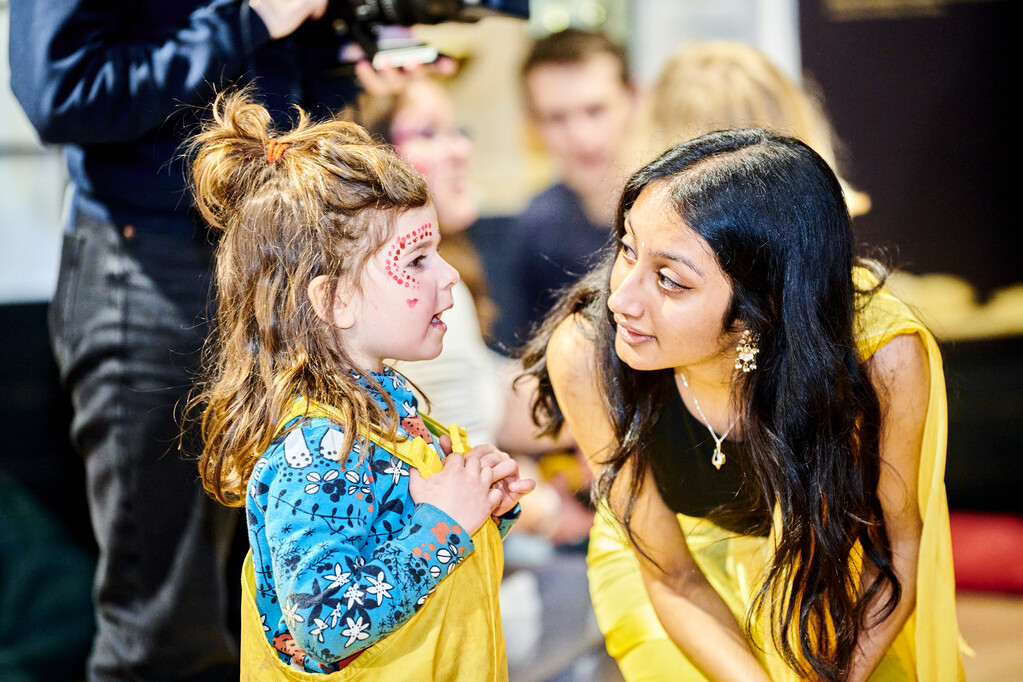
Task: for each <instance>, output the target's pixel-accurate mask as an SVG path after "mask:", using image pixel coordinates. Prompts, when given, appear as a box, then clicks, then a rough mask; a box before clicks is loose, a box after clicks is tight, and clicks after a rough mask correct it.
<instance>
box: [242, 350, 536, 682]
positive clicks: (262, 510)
mask: <svg viewBox="0 0 1023 682" xmlns="http://www.w3.org/2000/svg"><path fill="white" fill-rule="evenodd" d="M371 376H372V377H373V378H374V379H375V380H376V381H377V382H378V383H379V384H380V385H381V386H383V387H384V388H385V390H387V391H388V393H389V394H390V396H391V399H392V400H393V401H394V403H395V405H396V406H397V407H398V413H399V416H400V425H401V426H400V428H399V431H398V434H399V437H402V436H403V437H414V436H417V435H421V436H423V437H424V439H426V440H427V441H428V442H432V444H433V447H434V448H438V446H437V444H436V439H433V438H431V436H430V434H429V432H428V431H427V430H426V428H425V426H424V425H423V421H422V418H421V417H419V413H418V406H417V402H416V398H415V396H414V395H413V394H412V391H411V390H410V389H409V386H408V384H407V383H406V382H405V380H404V379H403V378H402V377H401V376H400V375H398V374H396V373H395V372H394V371H393V370H390V369H387V370H385V371H384V372H381V373H379V374H376V373H374V374H372V375H371ZM360 381H361V382H362V383H363V385H364V386H365V387H366V388H367V389H368V390H370V391H371V392H374V393H375V391H373V390H372V389H371V388H370V384H369V383H368V382H367V381H366V380H365V379H364V378H360ZM376 397H377V400H378V402H379V403H380V405H381V406H383V405H384V401H383V398H382V397H381V396H379V395H377V396H376ZM343 440H344V433H343V429H342V427H341V426H340V425H339V424H337V423H336V422H334V421H331V420H330V419H327V418H325V417H316V418H305V419H304V421H303V422H302V423H301V424H299V425H298V427H297V428H294V429H292V430H290V431H288V432H287V433H285V434H283V435H281V436H279V437H278V438H276V439H275V440H274V441H273V442H272V443H271V444H270V447H269V448H268V449H267V450H266V452H265V453H263V455H262V457H261V458H260V459H259V461H258V462H257V463H256V467H255V469H254V471H253V473H252V478H251V479H250V482H249V489H248V497H247V500H246V510H247V520H248V530H249V543H250V545H251V547H252V561H253V566H254V568H255V573H256V605H257V607H258V608H259V613H260V616H261V617H262V619H263V629H264V631H265V633H266V636H267V639H268V640H269V641H270V642H271V643H272V644H273V645H274V647H275V648H276V649H277V650H278V652H280V656H281V659H282V660H283V661H284V662H286V663H290V664H291V665H293V666H296V667H300V668H304V669H305V670H308V671H311V672H332V671H334V670H337V669H339V668H340V667H342V666H343V663H344V659H346V658H349V657H352V656H354V655H356V654H358V653H360V652H361V651H363V650H364V649H366V648H367V647H369V646H371V645H373V644H375V643H376V642H378V641H379V640H381V639H382V638H384V637H386V636H387V635H388V634H390V633H391V632H393V631H394V630H396V629H397V628H398V627H400V626H401V625H402V623H404V622H405V621H406V620H408V619H409V618H411V617H412V615H413V614H414V613H415V612H416V610H417V609H418V608H419V607H420V606H422V604H423V603H424V602H425V601H426V598H427V596H428V595H429V594H430V593H431V592H432V591H433V590H434V588H435V587H436V586H437V585H438V583H440V581H441V580H443V579H444V577H445V576H446V575H447V574H448V573H449V572H450V571H451V570H452V569H453V568H454V567H455V566H456V565H457V564H458V563H459V562H461V561H462V560H463V559H464V558H465V557H466V556H467V555H468V554H469V553H470V552H472V551H473V542H472V540H471V539H470V537H469V534H468V533H466V532H465V529H463V528H461V527H460V526H459V525H458V524H457V523H456V522H455V520H454V519H452V518H451V517H450V516H448V515H447V514H446V513H444V512H443V511H441V510H440V509H438V508H437V507H434V506H433V505H430V504H418V505H417V504H415V503H413V501H412V498H411V496H410V495H409V491H408V475H409V468H408V465H407V464H405V463H404V462H402V461H401V460H399V459H398V458H397V457H395V456H393V455H391V454H390V453H388V452H386V451H385V450H384V449H382V448H379V447H377V446H376V445H374V444H372V443H371V444H370V445H369V451H368V452H367V453H366V456H365V457H364V458H363V461H362V462H361V463H360V461H359V460H360V454H361V452H360V446H359V444H358V441H356V444H355V447H354V449H353V450H352V451H351V452H346V453H345V452H341V451H340V448H341V446H342V441H343ZM438 452H439V448H438ZM517 517H518V507H517V506H516V508H515V509H514V510H512V511H511V512H509V513H508V514H507V515H505V517H502V519H501V523H500V531H501V535H502V536H504V535H505V534H506V533H507V532H508V530H510V529H511V526H512V524H513V523H514V521H515V519H516V518H517ZM467 598H469V597H468V596H467Z"/></svg>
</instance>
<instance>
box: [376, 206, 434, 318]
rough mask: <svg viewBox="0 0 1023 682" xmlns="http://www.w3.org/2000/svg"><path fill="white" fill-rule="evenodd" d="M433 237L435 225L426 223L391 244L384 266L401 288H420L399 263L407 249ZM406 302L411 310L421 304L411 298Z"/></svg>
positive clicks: (388, 274) (416, 299)
mask: <svg viewBox="0 0 1023 682" xmlns="http://www.w3.org/2000/svg"><path fill="white" fill-rule="evenodd" d="M432 236H433V223H426V224H425V225H422V226H420V227H418V228H416V229H415V230H412V231H411V232H409V233H408V234H406V235H403V236H400V237H395V239H394V241H393V242H391V246H390V248H388V249H387V261H386V263H385V265H384V270H385V271H386V272H387V276H388V277H390V278H391V279H393V280H394V281H395V283H397V284H398V285H399V286H404V287H405V288H406V289H417V288H419V282H417V281H416V278H415V277H413V276H412V275H410V274H409V273H408V271H407V270H406V269H405V268H399V267H398V261H399V260H400V259H401V254H402V253H403V252H404V251H405V250H406V249H409V248H412V247H413V246H415V245H416V244H418V243H419V241H420V240H425V239H428V238H430V237H432ZM406 302H407V303H408V304H409V307H410V308H411V307H413V306H415V304H416V303H418V302H419V299H418V298H410V299H407V301H406Z"/></svg>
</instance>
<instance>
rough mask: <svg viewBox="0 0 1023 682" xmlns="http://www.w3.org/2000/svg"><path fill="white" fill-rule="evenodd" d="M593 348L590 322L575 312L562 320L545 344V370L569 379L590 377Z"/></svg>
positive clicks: (591, 373)
mask: <svg viewBox="0 0 1023 682" xmlns="http://www.w3.org/2000/svg"><path fill="white" fill-rule="evenodd" d="M596 355H597V345H596V340H595V337H594V329H593V323H592V321H590V320H588V319H587V318H585V317H584V316H583V315H581V314H579V313H576V314H573V315H569V316H567V317H566V318H565V319H564V320H562V321H561V322H560V323H559V324H558V325H557V326H556V327H555V328H554V331H553V332H552V333H551V337H550V340H549V341H548V342H547V352H546V356H547V371H548V373H549V374H550V375H551V379H552V380H554V378H555V375H557V376H559V377H566V378H569V379H581V378H589V377H592V376H594V374H595V368H596Z"/></svg>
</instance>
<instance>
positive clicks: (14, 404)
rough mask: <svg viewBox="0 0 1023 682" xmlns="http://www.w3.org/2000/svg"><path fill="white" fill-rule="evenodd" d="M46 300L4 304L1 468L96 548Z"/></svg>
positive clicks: (0, 324)
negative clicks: (52, 347)
mask: <svg viewBox="0 0 1023 682" xmlns="http://www.w3.org/2000/svg"><path fill="white" fill-rule="evenodd" d="M46 309H47V305H46V304H45V303H24V304H5V305H0V339H3V344H4V349H3V352H2V353H0V433H2V434H3V445H2V446H0V469H2V470H3V471H4V472H5V473H6V474H7V475H9V476H10V477H12V478H13V479H15V480H16V481H18V482H19V483H20V484H21V485H22V487H23V488H24V489H25V490H26V492H28V493H29V494H30V495H31V496H32V497H33V499H34V500H35V501H37V502H38V503H39V504H41V505H42V506H43V508H45V509H46V510H48V511H49V512H51V513H52V514H53V516H54V517H56V519H57V520H58V521H59V522H60V523H61V525H62V526H63V527H64V528H65V530H66V531H67V532H68V533H69V534H70V535H71V539H72V540H74V541H75V542H76V543H77V544H79V545H80V546H81V547H82V549H85V550H86V551H88V552H90V553H91V552H94V551H95V544H94V542H93V539H92V530H91V527H90V525H89V512H88V508H87V506H86V502H85V468H84V463H83V461H82V458H81V457H80V456H79V455H78V454H77V453H75V452H74V450H73V449H72V447H71V444H70V442H69V440H68V428H69V426H70V423H71V405H70V400H69V398H68V395H67V393H66V392H65V391H64V390H63V389H62V388H61V386H60V383H59V380H58V375H57V365H56V363H55V362H54V359H53V355H52V354H51V352H50V344H49V340H48V337H47V333H46Z"/></svg>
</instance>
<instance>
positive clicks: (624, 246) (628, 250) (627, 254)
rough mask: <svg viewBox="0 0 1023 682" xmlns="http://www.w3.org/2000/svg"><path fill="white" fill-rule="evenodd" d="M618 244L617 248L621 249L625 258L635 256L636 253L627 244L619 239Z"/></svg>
mask: <svg viewBox="0 0 1023 682" xmlns="http://www.w3.org/2000/svg"><path fill="white" fill-rule="evenodd" d="M618 246H619V248H620V249H621V251H622V255H623V256H625V257H626V258H635V257H636V253H635V252H634V251H633V250H632V247H631V246H629V245H628V244H626V243H625V242H624V241H622V240H621V239H619V240H618Z"/></svg>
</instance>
